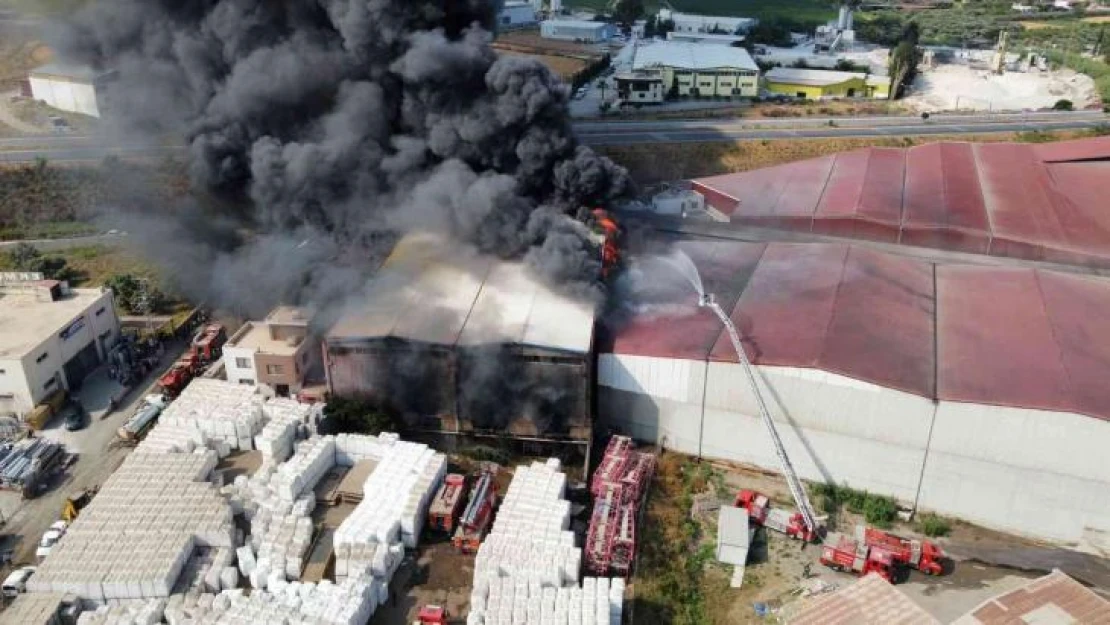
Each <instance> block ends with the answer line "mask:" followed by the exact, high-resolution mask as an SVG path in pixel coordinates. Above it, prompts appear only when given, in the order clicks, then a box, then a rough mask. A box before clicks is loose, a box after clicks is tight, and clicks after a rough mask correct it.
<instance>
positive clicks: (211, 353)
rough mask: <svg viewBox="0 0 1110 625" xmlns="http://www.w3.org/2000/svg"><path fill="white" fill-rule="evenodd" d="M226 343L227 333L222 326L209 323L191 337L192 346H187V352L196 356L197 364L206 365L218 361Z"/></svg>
mask: <svg viewBox="0 0 1110 625" xmlns="http://www.w3.org/2000/svg"><path fill="white" fill-rule="evenodd" d="M226 342H227V331H226V330H225V329H224V326H223V324H220V323H210V324H208V325H206V326H204V327H203V328H201V329H200V331H199V332H197V334H196V336H194V337H193V344H192V345H190V346H189V350H190V352H191V353H192V354H193V355H195V356H196V358H197V361H198V363H199V364H201V365H207V364H209V363H212V362H215V361H216V360H219V358H220V354H221V353H223V347H224V343H226Z"/></svg>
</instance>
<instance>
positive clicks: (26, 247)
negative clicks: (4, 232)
mask: <svg viewBox="0 0 1110 625" xmlns="http://www.w3.org/2000/svg"><path fill="white" fill-rule="evenodd" d="M8 264H10V265H11V266H12V267H14V268H15V269H16V270H17V271H33V272H36V273H41V274H42V276H43V277H44V278H46V279H47V280H65V279H67V278H68V277H69V275H70V271H69V267H68V266H67V263H66V260H65V259H64V258H60V257H58V256H43V255H42V252H40V251H39V249H38V248H37V247H35V246H34V245H31V244H30V243H19V244H17V245H16V246H15V247H13V248H12V250H11V251H10V252H8Z"/></svg>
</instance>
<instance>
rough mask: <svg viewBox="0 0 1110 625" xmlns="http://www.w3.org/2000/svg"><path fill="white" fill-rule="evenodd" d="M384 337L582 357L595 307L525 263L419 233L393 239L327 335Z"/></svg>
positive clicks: (333, 337) (586, 349)
mask: <svg viewBox="0 0 1110 625" xmlns="http://www.w3.org/2000/svg"><path fill="white" fill-rule="evenodd" d="M381 338H398V339H405V340H409V341H416V342H422V343H428V344H433V345H441V346H456V345H457V346H464V347H474V346H479V345H491V344H514V345H522V346H527V347H536V348H542V349H550V350H555V351H566V352H572V353H577V354H582V353H588V352H589V351H590V348H591V346H592V344H593V308H592V307H591V306H590V305H589V304H586V303H583V302H577V301H575V300H573V299H571V298H570V297H568V296H565V295H562V294H560V293H556V292H555V291H553V290H552V289H550V288H549V287H547V286H546V285H544V284H542V283H541V282H540V281H539V280H537V279H536V278H535V277H534V276H533V275H531V273H530V272H529V270H528V268H527V267H526V266H525V265H524V264H523V263H519V262H509V261H502V260H499V259H497V258H493V257H491V256H485V255H482V254H479V253H477V252H475V251H474V250H473V249H469V248H462V247H459V246H458V245H455V244H451V243H449V242H448V241H447V240H445V239H444V238H442V237H439V236H437V235H433V234H428V233H419V234H412V235H408V236H406V237H404V238H403V239H401V240H400V241H399V242H398V243H397V246H396V247H395V248H394V250H393V253H392V254H390V256H389V258H387V259H386V261H385V263H383V265H382V268H381V269H380V270H379V272H378V274H377V275H376V276H375V277H374V278H373V280H371V282H370V284H369V285H368V287H367V290H366V295H365V297H363V298H360V299H359V301H358V303H357V304H353V305H351V306H350V307H349V308H348V310H347V312H346V313H345V314H344V315H343V316H342V317H341V318H340V319H339V320H338V321H337V322H336V323H335V325H334V326H333V327H332V329H331V330H330V331H329V332H328V340H329V341H338V340H343V339H354V340H364V339H381Z"/></svg>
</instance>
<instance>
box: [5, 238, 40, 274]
mask: <svg viewBox="0 0 1110 625" xmlns="http://www.w3.org/2000/svg"><path fill="white" fill-rule="evenodd" d="M41 257H42V252H40V251H39V248H37V247H35V246H34V245H31V244H30V243H17V244H16V246H15V247H13V248H12V249H11V251H9V252H8V259H9V260H10V261H11V265H12V267H15V268H16V269H18V270H20V271H31V270H30V269H27V268H26V267H27V266H28V265H29V264H30V263H32V262H33V261H34V260H35V259H37V258H41Z"/></svg>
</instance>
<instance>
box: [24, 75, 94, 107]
mask: <svg viewBox="0 0 1110 625" xmlns="http://www.w3.org/2000/svg"><path fill="white" fill-rule="evenodd" d="M30 82H31V95H32V97H34V99H36V100H42V101H43V102H46V103H47V104H49V105H50V106H53V107H54V108H56V109H60V110H63V111H70V112H71V113H82V114H84V115H91V116H92V117H100V108H99V107H98V106H97V102H96V88H95V87H94V86H93V85H92V84H90V83H78V82H71V81H68V80H58V79H53V78H45V77H36V76H31V78H30Z"/></svg>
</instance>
